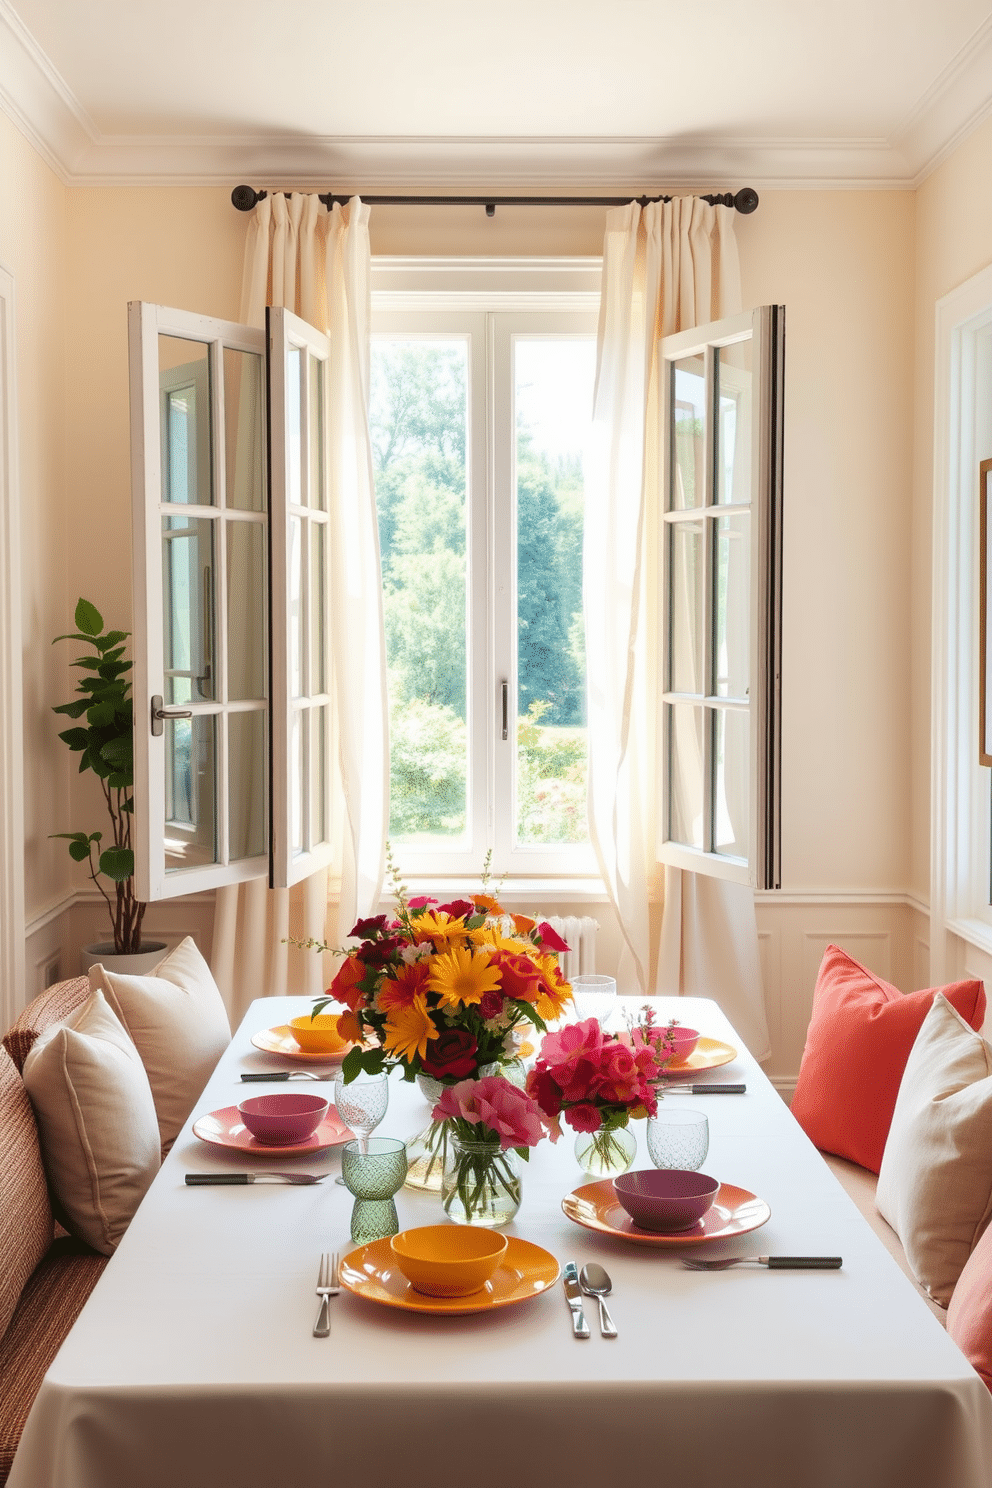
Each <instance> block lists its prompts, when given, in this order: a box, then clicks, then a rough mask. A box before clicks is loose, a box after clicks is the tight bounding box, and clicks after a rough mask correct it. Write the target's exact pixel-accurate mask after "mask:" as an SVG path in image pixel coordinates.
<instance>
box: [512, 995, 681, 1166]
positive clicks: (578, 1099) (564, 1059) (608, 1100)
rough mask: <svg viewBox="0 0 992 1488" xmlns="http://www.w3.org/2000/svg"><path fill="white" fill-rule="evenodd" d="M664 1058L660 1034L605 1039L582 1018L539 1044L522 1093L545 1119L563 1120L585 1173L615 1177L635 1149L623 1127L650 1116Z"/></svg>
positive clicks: (595, 1026) (635, 1033)
mask: <svg viewBox="0 0 992 1488" xmlns="http://www.w3.org/2000/svg"><path fill="white" fill-rule="evenodd" d="M648 1033H649V1034H652V1030H651V1029H650V1028H649V1029H648ZM668 1057H670V1055H666V1054H665V1036H664V1031H662V1030H653V1036H651V1037H648V1036H645V1030H644V1029H643V1028H640V1027H637V1028H634V1029H633V1030H631V1032H630V1033H629V1034H626V1035H624V1034H619V1035H618V1034H613V1033H605V1032H604V1031H603V1029H602V1027H601V1026H600V1024H599V1021H598V1020H597V1019H596V1018H586V1019H585V1020H584V1021H583V1022H581V1023H571V1024H568V1025H566V1027H564V1028H563V1029H561V1031H560V1032H558V1033H549V1034H547V1035H546V1036H545V1038H544V1040H543V1042H542V1044H541V1049H540V1053H539V1055H538V1058H537V1061H536V1063H535V1065H534V1068H533V1069H532V1070H531V1072H530V1074H529V1075H528V1077H527V1092H528V1094H530V1095H532V1096H533V1097H534V1099H535V1100H536V1101H537V1103H538V1105H539V1106H540V1108H541V1110H542V1111H543V1112H544V1113H545V1115H546V1116H549V1117H555V1116H559V1115H560V1116H562V1117H564V1119H565V1121H566V1122H567V1124H568V1125H569V1126H570V1127H571V1128H572V1129H573V1131H575V1132H577V1133H578V1137H577V1139H576V1157H577V1158H578V1160H579V1162H580V1164H581V1166H582V1167H583V1168H584V1169H585V1171H586V1172H588V1173H592V1174H597V1175H605V1174H607V1173H617V1172H620V1173H622V1172H625V1171H626V1170H627V1168H629V1167H630V1164H631V1162H632V1161H633V1156H634V1152H635V1151H636V1146H637V1144H636V1142H635V1140H634V1137H633V1134H632V1133H631V1132H629V1131H628V1130H627V1127H628V1123H629V1122H630V1119H631V1117H635V1118H636V1117H643V1116H653V1115H654V1114H655V1112H656V1111H657V1109H658V1095H657V1090H656V1082H657V1081H658V1079H659V1078H660V1076H661V1073H662V1070H663V1068H664V1063H665V1060H666V1059H667V1058H668Z"/></svg>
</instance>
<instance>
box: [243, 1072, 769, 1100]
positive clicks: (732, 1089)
mask: <svg viewBox="0 0 992 1488" xmlns="http://www.w3.org/2000/svg"><path fill="white" fill-rule="evenodd" d="M241 1078H242V1079H244V1075H242V1076H241ZM746 1094H747V1086H746V1085H744V1084H741V1085H676V1084H675V1082H674V1081H673V1082H672V1084H671V1085H666V1086H665V1095H666V1097H667V1096H669V1095H746Z"/></svg>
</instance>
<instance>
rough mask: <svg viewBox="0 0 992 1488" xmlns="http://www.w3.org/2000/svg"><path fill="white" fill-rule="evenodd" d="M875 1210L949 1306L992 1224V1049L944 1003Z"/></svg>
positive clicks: (918, 1050) (902, 1110)
mask: <svg viewBox="0 0 992 1488" xmlns="http://www.w3.org/2000/svg"><path fill="white" fill-rule="evenodd" d="M875 1202H876V1204H877V1205H878V1210H879V1213H880V1214H881V1215H882V1217H883V1218H884V1219H887V1220H888V1222H889V1224H890V1225H891V1226H892V1228H893V1229H894V1230H895V1232H896V1234H897V1235H898V1236H899V1238H900V1240H901V1241H902V1244H903V1249H904V1250H905V1252H906V1258H907V1260H908V1261H909V1264H910V1266H911V1267H912V1269H913V1273H914V1275H915V1276H916V1277H917V1279H918V1280H919V1282H920V1284H921V1285H922V1286H924V1287H926V1289H927V1291H928V1292H929V1294H930V1296H931V1297H933V1299H934V1301H936V1302H939V1303H940V1304H941V1306H943V1307H946V1306H947V1304H948V1302H949V1301H950V1300H951V1293H952V1292H953V1290H954V1285H955V1283H956V1281H957V1279H958V1277H959V1276H960V1274H961V1272H962V1270H963V1268H964V1264H965V1262H966V1261H967V1259H968V1257H969V1255H970V1254H971V1252H972V1250H973V1248H974V1246H975V1245H976V1244H977V1242H978V1240H979V1239H980V1237H981V1235H982V1232H983V1231H984V1229H985V1227H986V1225H987V1224H988V1222H989V1219H990V1218H992V1048H990V1047H989V1045H988V1044H987V1043H986V1042H985V1040H984V1039H983V1038H982V1036H981V1034H979V1033H976V1032H975V1031H974V1029H973V1028H971V1027H969V1025H968V1024H967V1023H966V1022H965V1021H964V1019H963V1018H962V1017H961V1016H960V1014H959V1013H957V1012H956V1011H955V1009H954V1008H953V1007H951V1005H950V1003H949V1002H948V1001H947V999H946V997H943V996H941V995H940V994H938V995H937V997H935V998H934V1002H933V1006H932V1007H931V1009H930V1011H929V1013H928V1014H927V1016H926V1018H925V1019H924V1020H923V1025H922V1027H921V1028H920V1031H919V1033H918V1035H917V1037H916V1042H915V1043H914V1045H913V1048H912V1051H911V1052H910V1056H909V1060H908V1062H907V1064H906V1070H905V1073H904V1075H903V1077H902V1083H901V1085H900V1086H899V1095H898V1098H897V1100H896V1108H895V1111H894V1112H893V1115H892V1125H891V1127H890V1128H889V1135H888V1140H887V1141H886V1144H885V1152H884V1154H883V1156H882V1166H881V1169H880V1171H879V1175H878V1189H877V1191H876V1194H875Z"/></svg>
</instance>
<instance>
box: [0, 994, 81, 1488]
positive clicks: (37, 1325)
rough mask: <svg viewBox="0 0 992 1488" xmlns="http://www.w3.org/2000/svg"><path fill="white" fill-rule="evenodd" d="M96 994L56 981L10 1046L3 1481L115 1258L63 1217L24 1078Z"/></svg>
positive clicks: (2, 1203) (0, 1419)
mask: <svg viewBox="0 0 992 1488" xmlns="http://www.w3.org/2000/svg"><path fill="white" fill-rule="evenodd" d="M89 995H90V987H89V982H88V980H87V978H86V977H76V978H74V979H73V980H71V981H68V982H59V983H57V984H56V985H55V986H54V987H49V988H48V989H47V991H45V992H43V993H42V994H41V995H40V996H39V997H37V998H35V1000H34V1002H32V1003H30V1004H29V1006H28V1007H27V1008H25V1010H24V1012H23V1013H21V1015H20V1017H19V1018H18V1019H17V1021H16V1023H15V1024H14V1025H13V1027H12V1028H11V1029H10V1030H9V1031H8V1032H7V1034H6V1035H5V1037H4V1047H3V1048H0V1484H3V1483H6V1481H7V1475H8V1473H9V1472H10V1465H11V1462H12V1461H13V1458H14V1452H15V1451H16V1449H17V1443H18V1441H19V1440H20V1436H21V1432H22V1430H23V1429H24V1423H25V1421H26V1420H27V1416H28V1412H29V1410H30V1409H31V1405H32V1402H33V1400H34V1397H35V1395H36V1394H37V1393H38V1390H39V1388H40V1386H41V1382H42V1379H43V1378H44V1375H45V1371H46V1370H47V1369H48V1366H49V1365H50V1364H51V1362H52V1360H53V1359H54V1358H55V1355H56V1353H57V1352H58V1350H59V1347H60V1346H61V1344H62V1341H63V1339H64V1338H65V1336H66V1334H67V1333H68V1332H69V1329H70V1328H71V1327H72V1325H73V1323H74V1322H75V1321H76V1318H77V1317H78V1316H79V1313H80V1312H81V1311H82V1307H83V1303H84V1302H85V1301H86V1298H87V1297H88V1296H89V1294H90V1292H91V1291H92V1290H93V1287H94V1286H95V1285H96V1282H97V1279H98V1277H99V1276H100V1273H101V1271H102V1270H103V1268H104V1266H105V1265H106V1264H107V1257H106V1256H103V1255H98V1254H97V1253H96V1251H93V1250H90V1249H89V1247H88V1246H86V1245H84V1244H83V1243H82V1241H80V1240H76V1239H74V1238H73V1237H71V1236H69V1235H66V1234H65V1232H64V1231H62V1229H61V1226H59V1225H57V1224H56V1222H55V1219H54V1217H53V1214H52V1206H51V1201H50V1198H49V1193H48V1188H47V1185H46V1182H45V1170H44V1168H43V1166H42V1160H41V1148H40V1146H39V1141H38V1130H37V1127H36V1125H35V1119H34V1113H33V1111H32V1109H31V1102H30V1100H29V1099H28V1093H27V1091H26V1089H25V1088H24V1084H23V1082H22V1080H21V1075H20V1070H21V1066H22V1065H23V1063H24V1059H25V1057H26V1055H27V1053H28V1050H29V1049H30V1047H31V1044H32V1043H33V1042H34V1039H35V1038H36V1037H37V1035H38V1034H39V1033H41V1032H42V1031H43V1030H44V1029H45V1028H48V1027H49V1026H50V1025H51V1024H52V1023H57V1022H59V1021H60V1020H61V1019H63V1018H65V1017H66V1016H67V1015H68V1014H69V1013H71V1012H73V1011H74V1010H75V1009H76V1008H77V1007H79V1006H80V1005H81V1004H82V1003H84V1002H85V1001H86V999H87V998H88V997H89Z"/></svg>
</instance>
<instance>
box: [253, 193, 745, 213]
mask: <svg viewBox="0 0 992 1488" xmlns="http://www.w3.org/2000/svg"><path fill="white" fill-rule="evenodd" d="M283 194H284V195H288V194H289V193H288V192H284V193H283ZM352 195H354V193H352ZM266 196H268V192H267V191H256V190H255V189H254V187H252V186H235V188H234V190H233V191H232V192H231V204H232V206H235V207H237V209H238V211H239V212H250V211H251V209H252V208H253V207H254V206H255V205H256V203H257V202H260V201H264V199H265V197H266ZM320 200H321V201H322V202H323V203H324V206H325V207H328V208H329V207H331V206H333V205H334V204H335V203H337V205H338V206H341V207H343V206H346V205H347V203H348V202H349V201H350V200H351V197H350V196H336V195H335V194H334V193H333V192H331V191H328V192H321V193H320ZM671 200H672V198H671V197H670V196H635V197H630V196H365V195H364V194H362V201H363V202H366V203H368V205H369V206H371V207H398V206H409V207H485V209H486V216H487V217H495V215H496V208H497V207H625V206H627V204H628V202H631V201H636V202H637V203H639V205H640V206H642V207H646V206H647V205H648V203H649V202H652V201H663V202H669V201H671ZM702 200H703V201H704V202H709V203H710V205H711V206H714V207H736V209H737V211H738V212H740V213H742V214H743V215H745V216H746V215H747V214H748V213H750V212H753V211H754V210H755V209H756V207H757V205H758V193H757V192H756V191H755V189H754V187H753V186H742V187H741V189H740V191H737V192H732V191H724V192H717V193H715V194H713V193H711V194H710V195H708V196H704V197H703V198H702Z"/></svg>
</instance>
